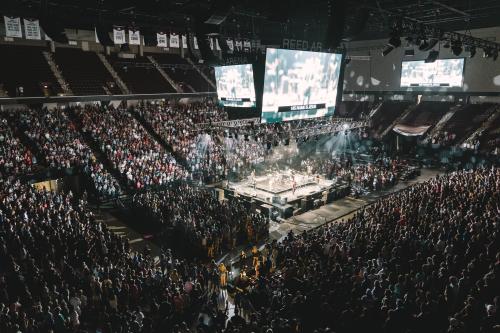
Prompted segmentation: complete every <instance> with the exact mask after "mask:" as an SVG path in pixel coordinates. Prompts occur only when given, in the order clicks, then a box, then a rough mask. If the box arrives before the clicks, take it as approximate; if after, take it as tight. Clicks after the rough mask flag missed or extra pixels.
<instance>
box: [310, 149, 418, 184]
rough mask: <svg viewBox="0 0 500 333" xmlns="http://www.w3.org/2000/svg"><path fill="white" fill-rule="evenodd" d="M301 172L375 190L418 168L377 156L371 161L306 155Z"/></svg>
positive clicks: (403, 161)
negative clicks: (309, 156)
mask: <svg viewBox="0 0 500 333" xmlns="http://www.w3.org/2000/svg"><path fill="white" fill-rule="evenodd" d="M300 169H301V171H303V172H311V173H312V174H320V175H324V176H325V177H327V178H328V179H340V180H344V181H346V182H348V183H350V184H351V185H352V186H356V187H359V188H361V189H365V190H370V191H379V190H382V189H385V188H388V187H391V186H394V185H395V184H396V183H397V182H398V180H400V179H401V178H402V177H403V176H405V175H409V174H410V173H414V172H416V171H417V170H418V169H417V168H416V167H414V166H411V165H410V164H409V163H408V162H407V161H405V160H401V159H397V158H389V157H385V158H380V159H377V160H375V161H372V162H361V161H358V162H356V163H355V162H353V160H352V159H351V158H347V157H330V158H326V157H324V158H320V157H315V158H308V159H304V160H302V163H301V168H300Z"/></svg>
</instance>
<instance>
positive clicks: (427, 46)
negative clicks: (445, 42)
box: [419, 38, 439, 51]
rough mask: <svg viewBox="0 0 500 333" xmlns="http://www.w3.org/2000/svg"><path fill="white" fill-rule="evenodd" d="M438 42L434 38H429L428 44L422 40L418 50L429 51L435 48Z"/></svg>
mask: <svg viewBox="0 0 500 333" xmlns="http://www.w3.org/2000/svg"><path fill="white" fill-rule="evenodd" d="M438 41H439V40H438V39H436V38H430V39H429V41H428V42H427V41H425V40H424V42H423V43H422V44H421V45H420V47H419V50H420V51H429V50H431V49H433V48H434V46H436V44H437V43H438Z"/></svg>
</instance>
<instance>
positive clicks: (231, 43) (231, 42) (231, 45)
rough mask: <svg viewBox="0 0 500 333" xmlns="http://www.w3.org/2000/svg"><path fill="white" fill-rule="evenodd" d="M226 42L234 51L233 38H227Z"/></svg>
mask: <svg viewBox="0 0 500 333" xmlns="http://www.w3.org/2000/svg"><path fill="white" fill-rule="evenodd" d="M226 44H227V47H228V49H229V50H231V52H232V51H234V42H233V40H232V39H226Z"/></svg>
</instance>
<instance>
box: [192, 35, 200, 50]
mask: <svg viewBox="0 0 500 333" xmlns="http://www.w3.org/2000/svg"><path fill="white" fill-rule="evenodd" d="M193 45H194V49H195V50H198V49H199V47H198V38H196V37H193Z"/></svg>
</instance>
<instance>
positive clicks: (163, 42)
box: [156, 32, 168, 47]
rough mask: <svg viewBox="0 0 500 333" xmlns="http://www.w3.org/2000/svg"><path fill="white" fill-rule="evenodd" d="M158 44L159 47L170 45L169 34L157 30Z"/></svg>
mask: <svg viewBox="0 0 500 333" xmlns="http://www.w3.org/2000/svg"><path fill="white" fill-rule="evenodd" d="M156 42H157V44H156V46H158V47H168V45H167V34H164V33H163V32H157V33H156Z"/></svg>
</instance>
